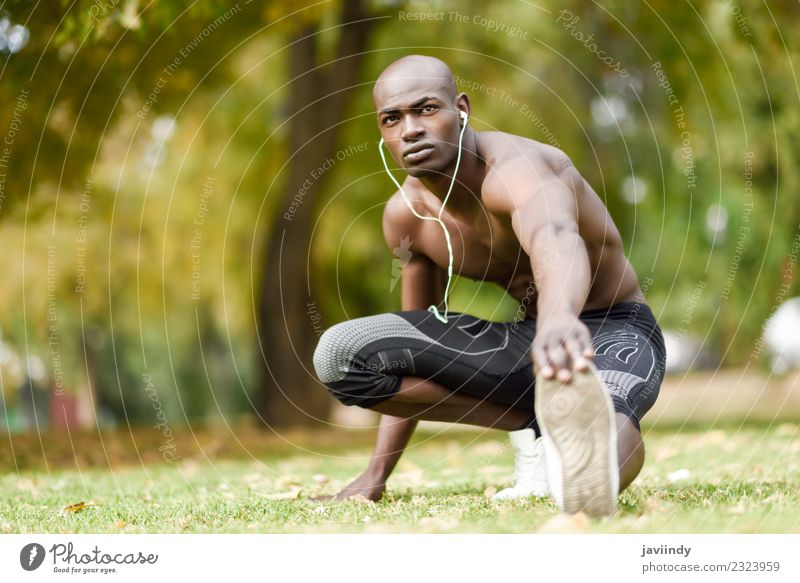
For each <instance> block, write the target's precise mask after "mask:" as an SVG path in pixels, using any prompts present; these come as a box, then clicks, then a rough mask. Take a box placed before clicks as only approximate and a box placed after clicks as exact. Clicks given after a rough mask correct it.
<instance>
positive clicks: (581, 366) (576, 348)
mask: <svg viewBox="0 0 800 583" xmlns="http://www.w3.org/2000/svg"><path fill="white" fill-rule="evenodd" d="M581 344H582V343H581V342H580V340H579V339H578V338H567V339H566V340H565V341H564V346H565V347H566V349H567V352H568V353H569V356H570V358H571V359H572V366H573V367H574V368H575V370H580V371H584V370H586V369H587V368H588V367H589V364H588V362H587V361H586V357H585V356H584V355H583V351H582V350H581Z"/></svg>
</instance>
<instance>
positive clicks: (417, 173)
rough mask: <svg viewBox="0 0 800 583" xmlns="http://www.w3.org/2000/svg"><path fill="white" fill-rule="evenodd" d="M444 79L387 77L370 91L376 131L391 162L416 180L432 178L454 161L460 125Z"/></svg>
mask: <svg viewBox="0 0 800 583" xmlns="http://www.w3.org/2000/svg"><path fill="white" fill-rule="evenodd" d="M445 83H446V81H445V80H439V79H424V78H423V79H419V78H413V77H412V78H391V79H387V80H384V81H381V82H380V84H379V85H378V86H377V87H376V89H375V92H374V97H375V105H376V108H377V110H378V128H379V129H380V132H381V136H382V137H383V139H384V142H385V143H386V147H387V148H388V149H389V152H390V153H391V155H392V158H394V161H395V162H397V164H398V165H399V166H400V167H401V168H402V169H403V170H405V172H406V173H407V174H409V175H411V176H414V177H416V178H422V177H426V176H431V177H433V176H436V175H439V174H440V173H441V172H442V171H444V170H445V169H446V168H447V166H448V165H449V164H450V163H451V162H452V161H453V160H454V159H455V157H456V154H457V149H458V134H459V131H460V123H459V119H460V118H459V116H458V110H457V109H456V103H455V102H454V100H453V98H452V93H450V92H448V91H447V90H446V86H445Z"/></svg>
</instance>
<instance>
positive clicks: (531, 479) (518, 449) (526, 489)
mask: <svg viewBox="0 0 800 583" xmlns="http://www.w3.org/2000/svg"><path fill="white" fill-rule="evenodd" d="M508 435H509V437H510V438H511V446H512V447H513V448H514V485H513V486H512V487H510V488H506V489H504V490H500V491H499V492H498V493H497V494H495V495H494V496H492V500H513V499H516V498H525V497H528V496H549V495H550V484H549V483H548V481H547V462H546V461H545V459H544V441H543V440H542V438H541V437H540V438H539V439H536V434H535V433H534V431H533V429H519V430H517V431H510V432H509V434H508Z"/></svg>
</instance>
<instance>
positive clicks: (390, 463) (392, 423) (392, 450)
mask: <svg viewBox="0 0 800 583" xmlns="http://www.w3.org/2000/svg"><path fill="white" fill-rule="evenodd" d="M416 427H417V420H416V419H404V418H402V417H392V416H390V415H382V416H381V422H380V426H379V427H378V438H377V441H376V443H375V452H374V453H373V454H372V459H371V460H370V462H369V466H368V467H367V472H368V473H370V474H371V475H373V476H375V477H378V478H380V479H381V480H383V481H385V480H386V479H387V478H388V477H389V475H390V474H391V473H392V471H393V470H394V468H395V466H396V465H397V461H398V460H399V459H400V456H401V455H403V451H404V450H405V448H406V445H408V442H409V440H410V439H411V435H412V434H413V433H414V429H415V428H416Z"/></svg>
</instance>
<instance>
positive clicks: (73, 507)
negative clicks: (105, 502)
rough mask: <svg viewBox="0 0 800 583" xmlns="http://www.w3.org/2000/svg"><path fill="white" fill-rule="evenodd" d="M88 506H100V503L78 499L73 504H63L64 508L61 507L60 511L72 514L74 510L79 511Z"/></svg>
mask: <svg viewBox="0 0 800 583" xmlns="http://www.w3.org/2000/svg"><path fill="white" fill-rule="evenodd" d="M90 506H100V505H99V504H97V503H96V502H93V501H91V500H90V501H89V502H84V501H80V502H76V503H75V504H68V505H67V506H64V508H62V509H61V513H62V514H73V513H75V512H81V511H82V510H86V509H87V508H89V507H90Z"/></svg>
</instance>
